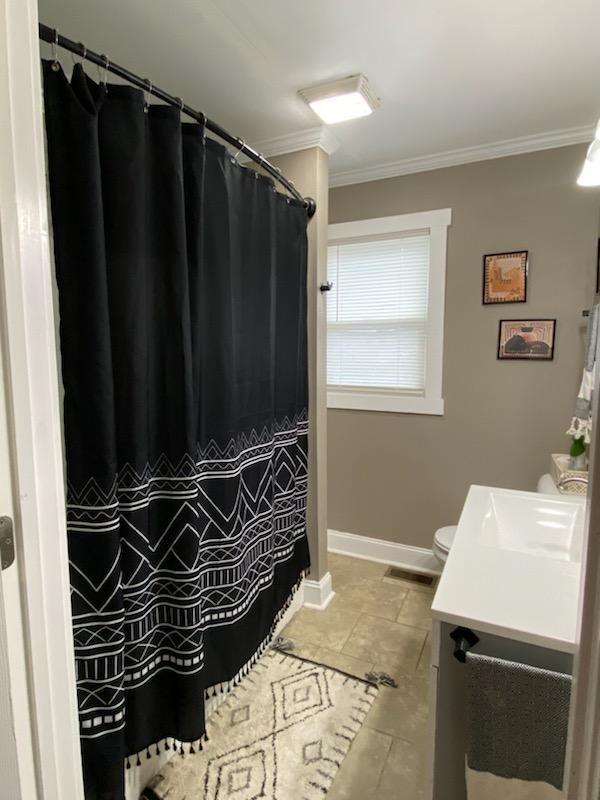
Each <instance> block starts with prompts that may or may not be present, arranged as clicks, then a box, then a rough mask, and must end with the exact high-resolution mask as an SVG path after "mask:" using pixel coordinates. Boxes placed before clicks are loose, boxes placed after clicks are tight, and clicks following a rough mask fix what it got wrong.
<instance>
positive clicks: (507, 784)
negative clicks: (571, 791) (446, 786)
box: [467, 766, 564, 800]
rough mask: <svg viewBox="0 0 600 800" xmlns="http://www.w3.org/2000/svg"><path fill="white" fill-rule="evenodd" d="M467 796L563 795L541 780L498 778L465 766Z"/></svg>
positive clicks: (535, 799)
mask: <svg viewBox="0 0 600 800" xmlns="http://www.w3.org/2000/svg"><path fill="white" fill-rule="evenodd" d="M467 797H468V798H469V800H563V798H564V795H563V793H562V792H561V791H560V790H559V789H556V788H555V787H554V786H550V784H549V783H544V782H543V781H521V780H519V779H518V778H500V777H499V776H498V775H492V774H491V772H478V771H477V770H474V769H469V767H468V766H467Z"/></svg>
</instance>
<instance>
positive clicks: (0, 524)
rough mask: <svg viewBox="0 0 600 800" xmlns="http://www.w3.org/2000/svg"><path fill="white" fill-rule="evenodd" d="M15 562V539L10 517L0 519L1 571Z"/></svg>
mask: <svg viewBox="0 0 600 800" xmlns="http://www.w3.org/2000/svg"><path fill="white" fill-rule="evenodd" d="M14 560H15V537H14V534H13V521H12V519H11V518H10V517H0V561H1V562H2V569H6V568H7V567H10V565H11V564H12V563H13V561H14Z"/></svg>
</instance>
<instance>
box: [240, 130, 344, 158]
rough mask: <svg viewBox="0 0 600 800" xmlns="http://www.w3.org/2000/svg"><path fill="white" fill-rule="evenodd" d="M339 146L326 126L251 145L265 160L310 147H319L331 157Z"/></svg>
mask: <svg viewBox="0 0 600 800" xmlns="http://www.w3.org/2000/svg"><path fill="white" fill-rule="evenodd" d="M339 146H340V140H339V139H338V138H337V136H335V134H333V133H332V132H331V130H330V129H329V128H327V127H326V126H319V127H318V128H307V129H306V130H303V131H296V132H295V133H286V134H284V135H283V136H274V137H273V138H272V139H263V140H262V141H260V142H255V143H254V144H253V145H252V147H253V148H254V150H256V151H257V152H259V153H262V154H263V155H264V156H265V157H266V158H271V157H272V156H281V155H284V153H296V152H297V151H298V150H308V149H309V148H310V147H320V148H321V150H324V151H325V152H326V153H327V155H331V154H332V153H334V152H335V151H336V150H337V149H338V147H339Z"/></svg>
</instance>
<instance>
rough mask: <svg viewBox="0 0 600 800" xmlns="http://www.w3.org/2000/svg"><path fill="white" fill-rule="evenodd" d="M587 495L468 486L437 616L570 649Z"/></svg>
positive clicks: (439, 591)
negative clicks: (548, 493) (580, 496)
mask: <svg viewBox="0 0 600 800" xmlns="http://www.w3.org/2000/svg"><path fill="white" fill-rule="evenodd" d="M584 518H585V499H584V498H579V497H574V496H573V497H571V496H566V495H544V494H537V493H535V492H518V491H513V490H510V489H495V488H491V487H487V486H471V488H470V489H469V493H468V495H467V499H466V501H465V505H464V507H463V511H462V514H461V517H460V521H459V524H458V529H457V531H456V537H455V540H454V543H453V545H452V548H451V550H450V555H449V557H448V561H447V562H446V566H445V568H444V571H443V573H442V577H441V579H440V583H439V586H438V589H437V591H436V594H435V598H434V601H433V606H432V613H433V617H434V619H437V620H440V621H443V622H449V623H451V624H454V625H463V626H465V627H468V628H473V629H474V630H477V631H482V632H484V633H491V634H495V635H497V636H504V637H506V638H509V639H513V640H516V641H521V642H527V643H529V644H534V645H538V646H539V647H547V648H549V649H552V650H558V651H560V652H565V653H574V652H575V640H576V629H577V613H578V604H579V584H580V572H581V551H582V540H583V527H584Z"/></svg>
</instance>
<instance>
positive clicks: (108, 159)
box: [43, 61, 309, 800]
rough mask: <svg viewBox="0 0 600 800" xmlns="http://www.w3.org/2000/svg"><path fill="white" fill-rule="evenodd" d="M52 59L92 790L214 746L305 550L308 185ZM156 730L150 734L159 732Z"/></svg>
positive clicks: (107, 798)
mask: <svg viewBox="0 0 600 800" xmlns="http://www.w3.org/2000/svg"><path fill="white" fill-rule="evenodd" d="M56 66H57V65H54V64H53V63H52V62H50V61H45V62H44V63H43V70H44V92H45V113H46V130H47V144H48V167H49V184H50V194H51V208H52V222H53V235H54V250H55V260H56V272H57V283H58V292H59V307H60V346H61V362H62V376H63V384H64V417H65V447H66V468H67V531H68V539H69V559H70V571H71V595H72V610H73V625H74V641H75V655H76V671H77V688H78V704H79V720H80V733H81V745H82V754H83V766H84V780H85V788H86V798H87V800H100V799H101V800H113V799H114V800H121V799H122V798H123V784H124V766H125V765H127V766H133V767H135V765H136V764H138V763H139V759H140V757H141V758H144V757H146V756H149V755H150V754H151V753H152V754H153V753H155V752H156V751H157V749H158V750H162V748H165V747H166V748H169V749H170V748H173V749H177V750H178V751H180V752H181V753H187V752H189V751H190V750H195V749H196V748H198V747H202V743H201V740H202V738H203V735H204V732H205V728H204V713H203V702H204V696H205V691H206V690H207V687H211V686H214V685H215V684H219V683H223V682H227V681H230V680H232V679H233V678H234V677H235V676H236V674H238V672H239V671H240V669H241V668H243V667H244V665H245V664H247V663H248V662H249V660H251V659H252V658H254V657H255V656H256V654H257V653H258V652H260V650H261V648H262V647H264V646H265V644H266V642H268V639H269V635H270V632H271V631H272V629H273V626H274V624H275V623H276V621H277V619H278V615H280V614H281V613H282V610H283V609H284V607H285V605H286V603H288V602H289V600H290V598H291V595H292V593H293V591H294V588H295V587H296V586H297V584H298V582H299V580H300V579H301V576H302V574H303V571H304V570H305V569H306V568H307V567H308V564H309V556H308V546H307V539H306V531H305V518H306V489H307V459H306V455H307V447H306V443H307V367H306V223H307V217H306V212H305V210H304V208H303V206H302V205H301V204H300V203H297V202H296V201H294V200H288V199H286V198H285V197H284V196H282V195H281V194H279V193H277V192H276V191H275V189H274V186H273V184H272V182H271V181H270V180H269V179H266V178H264V177H262V176H259V175H257V174H256V173H255V172H253V171H250V170H247V169H244V168H243V167H240V166H239V165H238V164H237V162H236V161H235V160H234V159H232V158H231V157H230V155H229V154H228V152H227V150H226V149H225V148H224V147H222V146H221V145H219V144H217V143H216V142H214V141H213V140H210V139H205V137H204V130H203V128H202V127H201V126H199V125H195V124H194V125H192V124H182V123H181V120H180V114H179V111H178V110H177V109H174V108H171V107H166V106H150V107H147V106H146V105H145V103H144V97H143V94H142V92H141V91H139V90H137V89H134V88H132V87H129V86H120V85H109V86H108V87H106V86H104V85H102V84H97V83H95V82H94V81H92V80H91V79H90V78H89V77H88V76H87V75H86V74H85V72H84V71H83V69H82V67H81V65H80V64H77V65H76V66H75V68H74V72H73V76H72V78H71V81H70V82H69V80H68V79H67V77H66V76H65V74H64V72H63V70H62V68H58V69H56ZM150 748H151V749H150Z"/></svg>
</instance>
